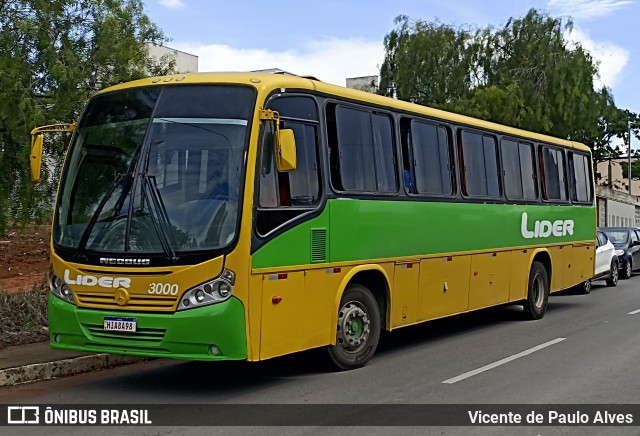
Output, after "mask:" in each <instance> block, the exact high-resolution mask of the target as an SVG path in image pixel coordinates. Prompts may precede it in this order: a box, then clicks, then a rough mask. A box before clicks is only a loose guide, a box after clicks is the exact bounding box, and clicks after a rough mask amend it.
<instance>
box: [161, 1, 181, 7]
mask: <svg viewBox="0 0 640 436" xmlns="http://www.w3.org/2000/svg"><path fill="white" fill-rule="evenodd" d="M159 3H160V4H161V5H162V6H164V7H166V8H169V9H177V8H181V7H183V6H184V3H183V2H182V0H160V2H159Z"/></svg>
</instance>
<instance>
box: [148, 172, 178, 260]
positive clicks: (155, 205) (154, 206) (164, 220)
mask: <svg viewBox="0 0 640 436" xmlns="http://www.w3.org/2000/svg"><path fill="white" fill-rule="evenodd" d="M140 177H141V178H142V185H143V186H142V192H141V194H142V201H141V203H142V204H144V199H146V200H147V203H148V204H149V216H150V217H151V221H152V222H153V228H154V229H155V231H156V233H157V234H158V238H159V239H160V245H162V249H163V250H164V252H165V254H166V255H167V257H168V258H169V259H171V261H172V262H174V263H175V262H177V261H178V257H177V256H176V252H175V251H174V249H173V247H172V245H171V240H170V239H169V236H168V234H167V230H168V229H170V228H171V223H170V221H169V215H167V208H166V207H165V206H164V202H163V201H162V197H161V196H160V192H159V191H158V185H157V184H156V178H155V176H150V175H148V174H146V173H145V174H141V175H140ZM147 193H148V194H150V195H149V196H150V197H151V200H149V199H148V198H147ZM154 213H155V215H154Z"/></svg>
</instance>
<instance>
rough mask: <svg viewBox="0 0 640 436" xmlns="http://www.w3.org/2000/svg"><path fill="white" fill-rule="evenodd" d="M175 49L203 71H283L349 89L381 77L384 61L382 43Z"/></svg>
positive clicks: (184, 45) (339, 41)
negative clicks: (354, 81) (352, 80)
mask: <svg viewBox="0 0 640 436" xmlns="http://www.w3.org/2000/svg"><path fill="white" fill-rule="evenodd" d="M171 46H172V48H176V49H178V50H182V51H185V52H187V53H192V54H195V55H197V56H198V57H199V59H198V65H199V67H198V69H199V71H252V70H263V69H267V68H280V69H282V70H285V71H288V72H290V73H293V74H299V75H311V76H315V77H317V78H318V79H320V80H322V81H324V82H328V83H333V84H335V85H342V86H344V85H345V79H346V78H347V77H360V76H371V75H377V74H378V72H379V65H380V64H382V61H383V59H384V47H383V45H382V43H381V42H379V41H375V42H374V41H368V40H363V39H346V40H342V39H327V40H323V41H317V42H312V43H308V44H306V45H305V46H303V48H302V49H300V50H286V51H272V50H267V49H247V48H236V47H231V46H228V45H222V44H190V43H180V42H179V41H174V42H172V43H171Z"/></svg>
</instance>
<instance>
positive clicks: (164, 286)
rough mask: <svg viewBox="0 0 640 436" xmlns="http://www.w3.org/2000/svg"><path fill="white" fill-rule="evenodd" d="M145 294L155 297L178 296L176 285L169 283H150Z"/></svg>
mask: <svg viewBox="0 0 640 436" xmlns="http://www.w3.org/2000/svg"><path fill="white" fill-rule="evenodd" d="M147 292H148V293H150V294H156V295H178V285H176V284H171V283H151V284H150V285H149V289H148V290H147Z"/></svg>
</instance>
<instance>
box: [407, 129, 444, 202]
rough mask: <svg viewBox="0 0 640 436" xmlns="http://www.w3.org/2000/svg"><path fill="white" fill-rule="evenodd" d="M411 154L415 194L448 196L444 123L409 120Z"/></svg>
mask: <svg viewBox="0 0 640 436" xmlns="http://www.w3.org/2000/svg"><path fill="white" fill-rule="evenodd" d="M410 144H411V152H410V153H411V155H412V156H413V165H414V171H415V181H416V183H415V185H416V186H415V190H414V191H415V192H416V193H418V194H433V195H451V194H452V193H453V181H452V176H453V173H452V171H451V168H452V167H451V144H450V141H449V133H448V129H447V128H446V127H444V126H436V125H435V124H430V123H425V122H422V121H417V120H413V121H412V122H411V143H410Z"/></svg>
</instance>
